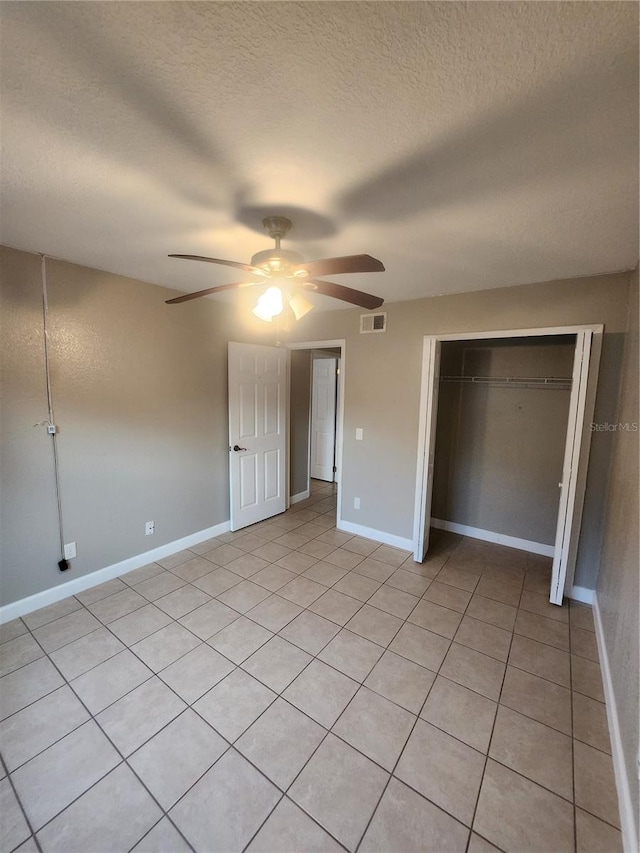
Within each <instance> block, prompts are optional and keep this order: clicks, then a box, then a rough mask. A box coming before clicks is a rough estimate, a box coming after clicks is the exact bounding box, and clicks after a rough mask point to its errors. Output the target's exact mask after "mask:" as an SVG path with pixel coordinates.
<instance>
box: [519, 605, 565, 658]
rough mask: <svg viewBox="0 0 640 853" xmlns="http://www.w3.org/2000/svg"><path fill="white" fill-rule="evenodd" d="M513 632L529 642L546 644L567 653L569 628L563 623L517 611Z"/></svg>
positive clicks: (524, 611)
mask: <svg viewBox="0 0 640 853" xmlns="http://www.w3.org/2000/svg"><path fill="white" fill-rule="evenodd" d="M514 631H515V633H516V634H520V635H521V636H523V637H528V638H529V639H530V640H537V641H538V642H539V643H546V644H547V645H548V646H554V648H556V649H562V650H563V651H565V652H568V651H569V626H568V625H567V624H565V623H564V622H557V621H556V620H555V619H547V617H546V616H538V615H537V614H536V613H528V612H527V611H526V610H519V611H518V617H517V619H516V624H515V627H514Z"/></svg>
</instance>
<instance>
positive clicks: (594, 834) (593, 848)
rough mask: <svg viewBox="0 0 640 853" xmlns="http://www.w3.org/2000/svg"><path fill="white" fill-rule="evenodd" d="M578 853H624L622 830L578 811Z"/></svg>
mask: <svg viewBox="0 0 640 853" xmlns="http://www.w3.org/2000/svg"><path fill="white" fill-rule="evenodd" d="M576 853H622V835H621V833H620V830H619V829H614V828H613V827H612V826H609V824H608V823H605V822H604V821H602V820H600V819H599V818H597V817H594V816H593V815H591V814H589V813H588V812H585V811H583V810H582V809H576Z"/></svg>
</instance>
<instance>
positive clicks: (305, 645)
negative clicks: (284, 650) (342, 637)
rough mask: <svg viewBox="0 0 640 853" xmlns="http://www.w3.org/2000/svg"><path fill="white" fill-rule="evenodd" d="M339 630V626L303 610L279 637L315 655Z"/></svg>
mask: <svg viewBox="0 0 640 853" xmlns="http://www.w3.org/2000/svg"><path fill="white" fill-rule="evenodd" d="M339 630H340V626H339V625H336V624H335V623H334V622H330V621H329V620H328V619H325V618H324V617H322V616H318V615H317V614H315V613H311V612H310V611H309V610H304V611H303V612H302V613H301V614H300V615H299V616H296V618H295V619H293V620H292V621H291V622H289V624H288V625H285V627H284V628H283V629H282V630H281V631H280V636H281V637H284V639H285V640H288V641H289V642H290V643H293V644H294V645H296V646H298V648H300V649H303V650H304V651H305V652H308V653H309V654H310V655H317V654H318V653H319V652H320V651H321V650H322V649H323V648H324V647H325V646H326V645H327V643H328V642H329V641H330V640H332V639H333V638H334V637H335V635H336V634H337V633H338V631H339Z"/></svg>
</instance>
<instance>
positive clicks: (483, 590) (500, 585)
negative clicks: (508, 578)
mask: <svg viewBox="0 0 640 853" xmlns="http://www.w3.org/2000/svg"><path fill="white" fill-rule="evenodd" d="M475 592H476V593H477V595H481V596H482V597H483V598H491V599H493V601H500V602H501V603H502V604H508V605H509V606H510V607H517V606H518V604H519V603H520V596H521V594H522V585H521V584H519V583H506V582H505V581H503V580H494V579H493V578H491V577H488V576H486V575H484V576H483V577H481V578H480V581H479V583H478V586H477V587H476V588H475Z"/></svg>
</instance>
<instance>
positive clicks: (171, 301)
mask: <svg viewBox="0 0 640 853" xmlns="http://www.w3.org/2000/svg"><path fill="white" fill-rule="evenodd" d="M260 284H262V285H263V284H264V281H236V282H235V283H234V284H220V285H218V287H207V289H206V290H197V291H196V292H195V293H185V294H183V295H182V296H176V297H175V298H174V299H167V300H165V301H166V303H167V305H176V304H177V303H178V302H188V301H189V300H190V299H199V298H200V297H201V296H208V295H209V294H210V293H221V292H222V291H223V290H233V289H234V288H236V287H255V286H256V285H260Z"/></svg>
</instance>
